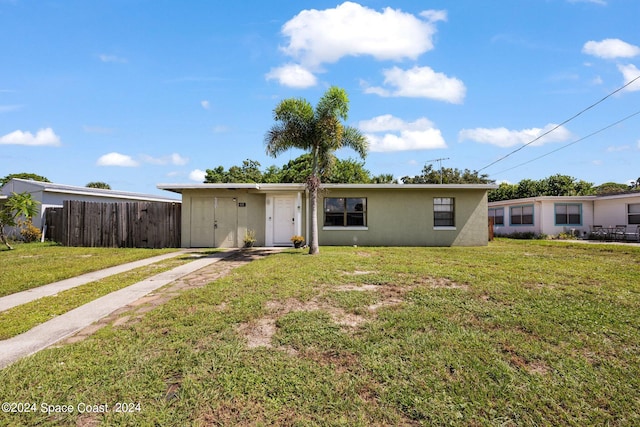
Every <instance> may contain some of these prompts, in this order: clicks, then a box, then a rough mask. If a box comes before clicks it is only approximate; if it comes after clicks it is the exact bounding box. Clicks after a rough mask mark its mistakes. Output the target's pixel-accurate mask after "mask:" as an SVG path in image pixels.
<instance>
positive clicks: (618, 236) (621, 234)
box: [611, 225, 627, 241]
mask: <svg viewBox="0 0 640 427" xmlns="http://www.w3.org/2000/svg"><path fill="white" fill-rule="evenodd" d="M626 234H627V226H626V225H616V226H615V228H614V229H613V232H612V233H611V237H612V238H613V240H616V241H618V240H619V241H624V240H625V238H626V237H627V236H626Z"/></svg>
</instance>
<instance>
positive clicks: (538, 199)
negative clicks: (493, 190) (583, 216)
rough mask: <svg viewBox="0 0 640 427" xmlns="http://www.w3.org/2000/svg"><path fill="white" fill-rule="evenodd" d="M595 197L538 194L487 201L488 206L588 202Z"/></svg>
mask: <svg viewBox="0 0 640 427" xmlns="http://www.w3.org/2000/svg"><path fill="white" fill-rule="evenodd" d="M597 198H598V197H597V196H538V197H527V198H523V199H507V200H499V201H497V202H489V206H503V205H522V204H527V203H535V202H590V201H593V200H596V199H597Z"/></svg>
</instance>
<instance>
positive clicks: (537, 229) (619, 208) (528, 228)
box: [489, 192, 640, 237]
mask: <svg viewBox="0 0 640 427" xmlns="http://www.w3.org/2000/svg"><path fill="white" fill-rule="evenodd" d="M558 204H569V205H578V206H580V209H581V211H580V214H581V215H580V218H581V223H580V224H556V218H555V214H556V205H558ZM629 205H633V207H634V208H635V209H638V208H640V192H639V193H631V194H617V195H611V196H583V197H580V196H561V197H531V198H526V199H516V200H503V201H500V202H491V203H489V209H495V208H503V209H504V225H496V226H494V232H495V234H496V235H506V234H512V233H517V232H533V233H536V234H548V235H558V234H560V233H563V232H568V231H572V230H575V231H576V232H578V233H579V234H580V236H583V237H585V236H587V235H588V234H589V232H590V231H591V230H592V227H593V225H601V226H603V227H612V226H616V225H625V226H626V227H627V231H628V232H631V231H634V230H635V228H636V227H637V226H638V224H635V223H633V222H630V221H629ZM516 206H533V218H534V220H533V225H512V224H511V222H510V211H511V208H512V207H516Z"/></svg>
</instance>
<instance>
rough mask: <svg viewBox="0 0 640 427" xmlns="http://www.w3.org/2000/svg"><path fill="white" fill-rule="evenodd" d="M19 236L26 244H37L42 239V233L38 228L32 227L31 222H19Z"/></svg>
mask: <svg viewBox="0 0 640 427" xmlns="http://www.w3.org/2000/svg"><path fill="white" fill-rule="evenodd" d="M19 225H20V235H21V236H22V240H24V241H25V242H27V243H31V242H37V241H39V240H40V239H41V238H42V232H41V231H40V229H39V228H38V227H36V226H35V225H33V223H32V222H31V220H30V219H29V220H27V221H20V223H19Z"/></svg>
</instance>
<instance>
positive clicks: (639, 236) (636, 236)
mask: <svg viewBox="0 0 640 427" xmlns="http://www.w3.org/2000/svg"><path fill="white" fill-rule="evenodd" d="M625 239H626V240H627V241H636V242H640V225H638V226H636V229H635V231H628V232H626V233H625Z"/></svg>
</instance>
